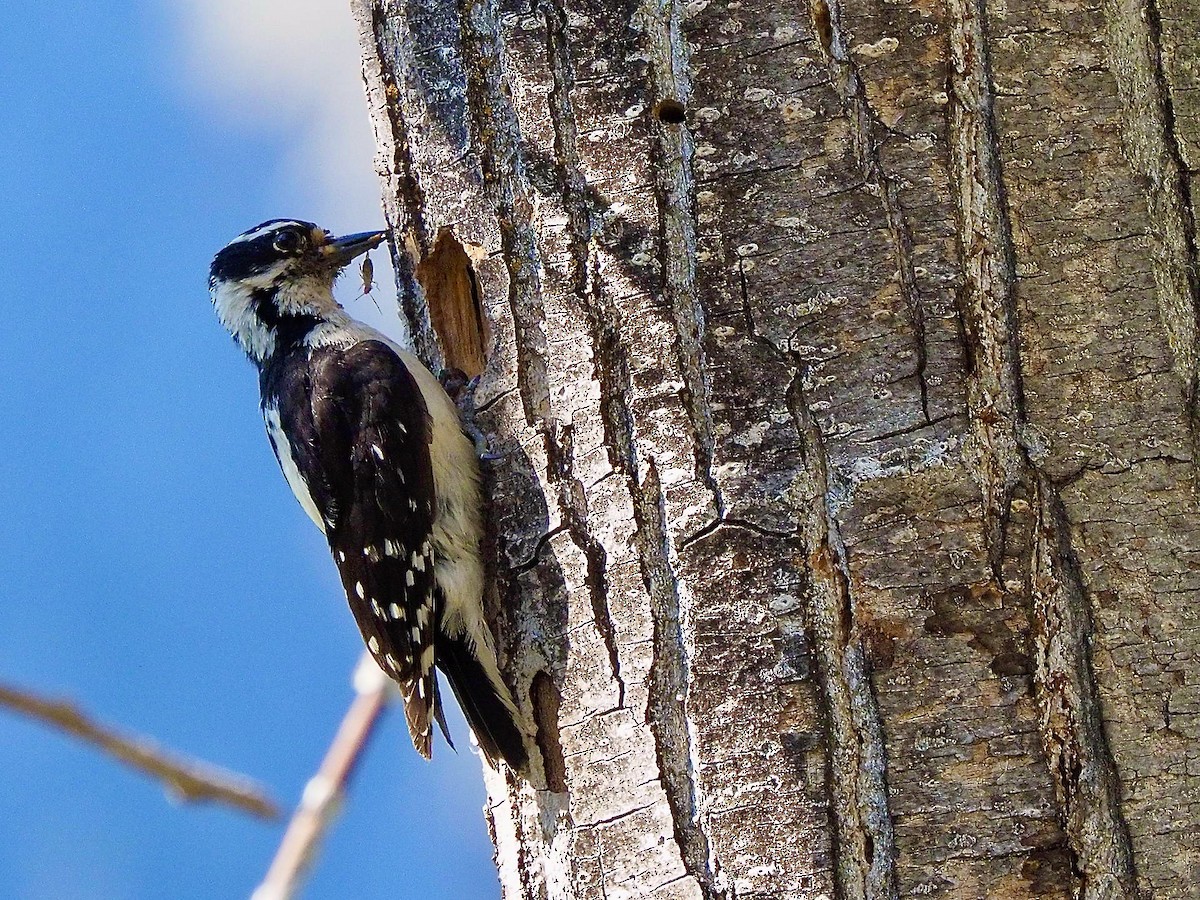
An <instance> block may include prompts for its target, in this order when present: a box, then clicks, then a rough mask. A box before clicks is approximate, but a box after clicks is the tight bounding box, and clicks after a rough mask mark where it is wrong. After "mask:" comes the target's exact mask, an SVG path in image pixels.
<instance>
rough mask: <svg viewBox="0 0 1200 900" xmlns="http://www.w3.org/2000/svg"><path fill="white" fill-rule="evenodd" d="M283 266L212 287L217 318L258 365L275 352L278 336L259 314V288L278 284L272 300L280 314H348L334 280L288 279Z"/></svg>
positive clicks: (327, 317)
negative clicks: (335, 296)
mask: <svg viewBox="0 0 1200 900" xmlns="http://www.w3.org/2000/svg"><path fill="white" fill-rule="evenodd" d="M282 268H283V267H282V266H275V267H273V268H271V269H268V270H267V271H266V272H263V273H262V274H260V275H256V276H254V277H253V278H245V279H242V280H241V281H218V282H217V283H216V284H215V285H213V288H212V302H213V306H214V307H215V308H216V311H217V318H218V319H220V320H221V324H222V325H224V326H225V329H226V331H228V332H229V333H230V334H232V335H233V337H234V339H235V340H236V341H237V342H238V345H239V346H241V348H242V349H243V350H244V351H245V352H246V355H247V356H249V357H250V358H251V359H252V360H253V361H254V362H256V363H258V364H262V363H264V362H266V361H267V359H269V358H270V357H271V355H272V354H273V353H274V352H275V348H276V335H275V330H274V329H273V328H271V327H270V326H268V325H267V323H266V322H264V321H263V319H262V316H261V315H259V310H258V304H257V302H256V300H255V296H254V295H255V292H256V291H270V290H272V288H273V286H274V285H276V284H278V285H279V287H278V288H277V289H275V292H274V299H273V301H272V302H273V304H274V306H275V308H276V309H277V310H278V311H279V314H280V315H284V316H287V315H309V316H315V317H316V318H318V319H322V320H325V321H328V320H330V319H334V320H336V319H339V318H342V317H344V316H345V313H344V312H343V310H342V308H341V307H340V306H338V304H337V301H336V300H334V299H333V286H332V284H331V283H329V282H328V281H326V280H325V279H322V278H319V277H317V276H310V277H307V278H297V279H295V280H291V279H285V278H283V277H282V276H283V271H282Z"/></svg>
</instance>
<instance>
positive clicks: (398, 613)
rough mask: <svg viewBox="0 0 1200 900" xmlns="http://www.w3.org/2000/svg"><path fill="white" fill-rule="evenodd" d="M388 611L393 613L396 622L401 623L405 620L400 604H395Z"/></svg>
mask: <svg viewBox="0 0 1200 900" xmlns="http://www.w3.org/2000/svg"><path fill="white" fill-rule="evenodd" d="M388 610H389V611H390V612H391V614H392V618H393V619H394V620H395V621H397V622H401V621H403V620H404V610H403V608H401V606H400V604H399V603H393V604H392V605H391V606H389V607H388Z"/></svg>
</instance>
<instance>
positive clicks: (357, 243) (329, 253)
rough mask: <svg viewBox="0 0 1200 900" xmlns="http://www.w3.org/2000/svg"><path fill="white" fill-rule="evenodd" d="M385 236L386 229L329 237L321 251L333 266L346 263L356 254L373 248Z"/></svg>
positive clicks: (360, 254) (361, 253)
mask: <svg viewBox="0 0 1200 900" xmlns="http://www.w3.org/2000/svg"><path fill="white" fill-rule="evenodd" d="M386 237H387V232H386V231H362V232H359V233H358V234H347V235H344V236H342V237H336V238H330V239H329V241H328V242H327V243H325V244H324V245H323V246H322V247H321V252H322V253H324V254H325V256H326V258H327V259H328V260H329V261H330V263H332V264H333V265H334V266H338V267H341V266H344V265H347V264H348V263H349V262H350V261H351V260H352V259H354V258H355V257H357V256H362V255H363V254H364V253H366V252H367V251H368V250H374V249H375V248H376V247H378V246H379V245H380V244H382V243H383V241H384V239H385V238H386Z"/></svg>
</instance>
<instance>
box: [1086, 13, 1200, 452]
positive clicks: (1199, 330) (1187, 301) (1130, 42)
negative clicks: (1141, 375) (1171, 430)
mask: <svg viewBox="0 0 1200 900" xmlns="http://www.w3.org/2000/svg"><path fill="white" fill-rule="evenodd" d="M1104 15H1105V20H1106V23H1107V29H1106V32H1107V33H1106V38H1107V45H1108V54H1109V58H1110V62H1111V65H1112V69H1113V75H1114V76H1115V78H1116V82H1117V94H1118V96H1119V97H1120V100H1121V104H1122V106H1123V107H1124V108H1125V115H1123V116H1121V125H1122V136H1123V138H1124V142H1125V148H1126V153H1127V155H1128V157H1129V160H1130V163H1131V164H1132V166H1133V169H1134V172H1135V173H1136V174H1137V176H1138V177H1139V178H1140V179H1141V180H1142V182H1143V184H1144V186H1145V190H1146V194H1147V200H1148V202H1149V205H1150V211H1151V216H1150V224H1151V234H1152V240H1153V251H1152V254H1151V257H1152V260H1153V263H1154V276H1155V283H1156V287H1157V294H1158V303H1159V309H1160V314H1161V315H1162V318H1163V324H1164V325H1165V327H1166V332H1167V337H1168V340H1169V342H1170V345H1171V350H1172V352H1173V353H1174V356H1175V370H1176V373H1177V374H1178V375H1179V377H1180V378H1181V379H1182V380H1183V382H1184V386H1185V390H1186V392H1187V398H1188V403H1189V411H1190V413H1191V418H1192V422H1191V427H1192V440H1193V446H1195V442H1196V441H1197V440H1200V433H1198V431H1200V423H1198V422H1197V421H1196V415H1197V403H1198V402H1200V400H1198V398H1197V390H1198V387H1200V386H1198V383H1197V379H1198V378H1200V370H1198V366H1200V270H1198V264H1200V255H1198V253H1197V240H1196V222H1195V208H1194V206H1193V205H1192V197H1191V181H1190V174H1191V173H1190V172H1189V170H1188V166H1187V163H1186V162H1185V160H1184V157H1183V152H1182V150H1181V148H1180V145H1179V138H1178V134H1177V131H1176V123H1175V107H1174V102H1173V100H1172V98H1171V88H1170V84H1169V82H1168V79H1167V75H1166V72H1165V70H1164V68H1163V60H1162V22H1161V19H1160V16H1159V11H1158V3H1157V2H1156V0H1106V2H1105V3H1104Z"/></svg>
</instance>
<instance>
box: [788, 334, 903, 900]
mask: <svg viewBox="0 0 1200 900" xmlns="http://www.w3.org/2000/svg"><path fill="white" fill-rule="evenodd" d="M793 363H794V365H795V374H794V375H793V377H792V381H791V384H790V385H789V386H788V389H787V401H788V406H789V409H790V411H791V415H792V419H793V422H794V425H795V427H796V429H797V431H798V432H799V434H800V437H801V439H802V442H803V450H802V454H803V460H804V466H805V470H806V473H807V479H808V485H807V488H808V493H809V495H810V500H809V508H808V510H807V515H806V517H805V520H804V521H803V523H802V525H801V528H800V537H801V539H802V541H803V544H804V546H805V548H806V552H807V569H808V573H809V579H810V581H809V584H808V586H807V588H806V590H805V591H804V606H805V618H806V620H807V624H808V628H809V629H810V631H811V633H812V636H813V638H812V646H813V655H814V657H815V659H816V661H817V671H818V675H819V678H820V682H821V691H822V693H823V694H824V697H825V706H826V712H827V715H828V729H829V748H828V756H827V758H828V767H829V772H828V775H827V790H828V792H829V797H830V819H831V824H832V826H833V833H834V846H835V853H836V857H837V859H836V872H837V887H838V892H839V895H840V896H841V897H846V898H851V897H865V898H872V900H874V898H880V900H891V898H895V897H898V896H899V894H898V888H897V882H896V843H895V834H894V829H893V823H892V816H891V812H890V810H889V808H888V790H887V750H886V746H885V743H884V735H883V722H882V719H881V717H880V714H879V706H878V703H877V702H876V699H875V694H874V691H873V689H872V686H871V677H870V671H869V663H868V661H867V657H866V653H865V651H864V648H863V641H862V636H861V634H860V632H859V628H858V622H857V620H856V616H855V610H854V598H853V595H852V593H851V589H850V571H849V564H848V560H847V557H846V548H845V546H844V545H843V543H842V540H841V536H840V535H839V533H838V530H837V520H836V517H835V515H834V513H833V506H834V504H835V501H834V500H833V497H832V488H831V485H830V476H829V468H828V465H829V463H828V458H827V456H826V452H825V446H824V438H823V436H822V435H821V431H820V428H819V427H818V426H817V424H816V422H815V420H814V419H813V417H812V414H811V412H810V411H809V408H808V402H807V399H806V397H805V395H804V387H803V381H804V362H803V361H802V360H801V359H799V358H798V356H795V355H793Z"/></svg>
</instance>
